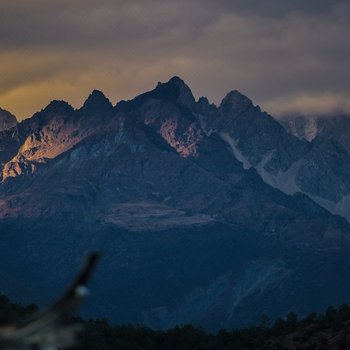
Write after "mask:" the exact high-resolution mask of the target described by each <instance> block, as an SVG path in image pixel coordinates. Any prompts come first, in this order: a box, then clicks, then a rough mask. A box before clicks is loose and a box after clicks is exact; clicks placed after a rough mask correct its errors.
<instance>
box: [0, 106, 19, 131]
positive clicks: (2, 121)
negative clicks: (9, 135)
mask: <svg viewBox="0 0 350 350" xmlns="http://www.w3.org/2000/svg"><path fill="white" fill-rule="evenodd" d="M16 124H17V119H16V117H15V116H14V115H13V114H11V113H10V112H8V111H6V110H4V109H2V108H0V132H1V131H4V130H7V129H11V128H12V127H13V126H15V125H16Z"/></svg>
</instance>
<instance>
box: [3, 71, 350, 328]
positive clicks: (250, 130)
mask: <svg viewBox="0 0 350 350" xmlns="http://www.w3.org/2000/svg"><path fill="white" fill-rule="evenodd" d="M3 120H4V123H2V121H3ZM12 120H13V119H12ZM292 122H293V120H292ZM282 124H283V123H280V122H278V121H277V120H276V119H274V118H273V117H272V116H270V115H269V114H267V113H266V112H263V111H262V110H261V109H260V107H259V106H255V105H254V104H253V102H252V101H251V100H250V99H249V98H248V97H246V96H244V95H242V94H241V93H240V92H238V91H236V90H234V91H231V92H229V93H228V94H227V95H226V96H225V97H224V99H223V100H222V102H221V104H220V105H219V106H216V105H214V104H211V103H209V101H208V100H207V99H206V98H204V97H202V98H200V99H198V100H196V99H195V98H194V96H193V94H192V92H191V90H190V88H189V87H188V86H187V85H186V84H185V82H184V81H183V80H182V79H180V78H178V77H173V78H171V79H170V80H169V81H168V82H166V83H158V85H157V86H156V87H155V88H154V89H153V90H151V91H149V92H146V93H144V94H141V95H139V96H137V97H135V98H134V99H132V100H130V101H120V102H119V103H117V104H116V105H112V104H111V102H110V101H109V100H108V99H107V98H106V97H105V96H104V94H103V93H102V92H100V91H97V90H94V91H93V92H92V93H91V94H90V95H89V97H88V98H87V100H86V101H85V103H84V104H83V106H82V107H81V108H80V109H74V108H73V107H71V106H70V105H69V104H68V103H67V102H65V101H52V102H51V103H50V104H49V105H48V106H47V107H46V108H44V109H43V110H41V111H40V112H38V113H36V114H34V115H33V116H32V117H31V118H29V119H26V120H24V121H22V122H20V123H16V122H13V125H12V126H11V125H9V124H8V122H6V117H3V115H2V114H0V125H6V126H5V127H2V131H1V132H0V171H1V175H0V179H1V183H0V236H1V239H0V263H1V266H2V269H1V271H0V291H2V292H3V293H5V294H7V295H9V296H11V297H12V298H15V299H17V300H20V301H24V302H25V301H31V302H32V301H35V302H37V303H39V304H42V303H45V302H48V301H49V300H50V298H53V297H54V295H55V293H56V291H57V290H58V289H60V288H61V286H62V285H63V284H64V283H67V281H69V278H70V277H71V275H72V274H73V273H74V271H75V266H76V264H77V262H78V261H79V260H80V258H81V255H83V254H84V252H86V251H88V250H92V249H98V250H101V251H102V252H103V254H104V259H103V261H102V263H101V265H100V268H99V271H98V272H97V276H96V278H95V281H94V283H93V285H92V291H93V296H92V298H91V303H90V305H88V307H87V308H86V310H85V311H84V312H85V313H86V314H88V315H93V316H99V317H101V316H102V317H107V318H109V319H110V320H112V321H113V322H117V323H139V324H146V325H148V326H151V327H155V328H167V327H171V326H174V325H176V324H184V323H193V324H196V325H201V326H204V327H206V328H207V329H210V330H215V329H219V328H222V327H235V326H242V325H246V324H250V323H254V322H257V321H258V319H259V317H260V316H261V315H262V314H266V315H268V316H270V317H277V316H280V315H283V314H286V313H288V312H289V311H295V312H297V313H299V314H306V313H308V312H310V311H313V310H321V309H322V308H323V307H326V306H328V305H330V304H340V303H343V302H346V301H349V299H350V277H349V276H350V274H349V272H350V263H349V259H348V256H349V252H350V250H349V249H350V224H349V222H348V220H350V202H349V198H350V197H349V193H350V180H349V177H348V174H349V171H350V154H349V152H348V146H347V144H346V142H345V141H341V138H339V137H334V136H333V135H335V133H334V132H332V133H321V132H316V134H315V137H313V138H312V139H310V138H307V137H305V134H306V133H304V134H303V133H296V132H294V131H293V130H294V129H292V127H290V126H289V125H292V124H288V122H285V123H284V125H282ZM299 129H300V128H299ZM299 129H298V130H299ZM339 132H341V131H339ZM345 139H346V137H344V140H345Z"/></svg>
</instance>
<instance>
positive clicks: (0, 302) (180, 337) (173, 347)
mask: <svg viewBox="0 0 350 350" xmlns="http://www.w3.org/2000/svg"><path fill="white" fill-rule="evenodd" d="M35 310H37V307H36V306H35V305H28V306H23V305H21V304H14V303H11V302H10V300H9V299H8V298H7V297H5V296H3V295H0V323H2V324H4V323H7V322H11V321H12V320H14V319H16V318H18V317H24V316H26V315H28V314H30V313H32V312H33V311H35ZM73 321H75V322H79V323H82V324H83V325H84V331H83V332H82V333H81V334H80V335H79V344H78V345H77V346H76V347H74V348H72V349H70V350H81V349H84V350H216V349H220V350H231V349H235V350H250V349H252V350H254V349H259V350H264V349H276V350H277V349H279V350H283V349H287V350H288V349H305V350H311V349H334V350H335V349H337V350H342V349H349V348H350V332H349V330H350V306H349V305H347V304H343V305H341V306H340V307H338V308H334V307H329V308H328V309H327V310H326V311H325V313H324V314H316V313H311V314H310V315H308V316H306V317H304V318H300V319H299V318H298V316H297V315H296V314H295V313H293V312H290V313H289V314H288V315H287V316H286V317H285V318H278V319H277V320H275V322H274V323H273V324H272V325H270V320H269V319H268V317H267V316H266V315H262V316H261V318H260V325H258V326H251V327H247V328H243V329H237V330H220V331H219V332H218V333H217V334H210V333H207V332H206V331H205V330H203V329H202V328H200V327H195V326H192V325H184V326H177V327H175V328H173V329H169V330H152V329H150V328H147V327H143V326H135V325H126V326H111V325H109V323H108V321H107V320H105V319H90V320H87V321H85V320H82V319H80V318H75V319H74V320H73Z"/></svg>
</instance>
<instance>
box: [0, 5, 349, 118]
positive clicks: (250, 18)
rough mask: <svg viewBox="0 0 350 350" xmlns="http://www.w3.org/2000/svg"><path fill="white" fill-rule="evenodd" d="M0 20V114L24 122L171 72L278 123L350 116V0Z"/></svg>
mask: <svg viewBox="0 0 350 350" xmlns="http://www.w3.org/2000/svg"><path fill="white" fill-rule="evenodd" d="M0 13H1V21H0V42H1V46H0V62H1V65H0V76H1V84H0V106H1V107H3V108H7V109H9V110H10V111H12V112H13V113H15V114H17V115H18V116H19V117H20V118H24V117H28V116H30V115H31V114H32V113H33V112H35V111H37V110H39V109H41V108H42V107H44V106H45V105H46V104H47V103H48V102H49V101H50V100H52V99H65V100H67V101H69V102H71V103H72V104H73V105H74V106H76V107H78V106H80V105H81V104H82V102H83V100H84V99H85V97H86V96H87V95H88V93H89V92H90V91H91V90H92V89H94V88H98V89H101V90H103V91H104V92H105V93H106V94H107V95H108V96H109V97H110V99H111V100H112V101H113V102H116V101H117V100H120V99H128V98H132V97H133V96H134V95H136V94H138V93H140V92H143V91H145V90H148V89H150V88H152V87H153V86H154V85H155V84H156V83H157V82H158V81H164V80H168V79H169V78H170V77H171V76H173V75H179V76H181V77H182V78H183V79H184V80H185V81H186V82H187V83H188V84H189V85H190V87H191V88H192V89H193V92H194V94H195V95H196V96H201V95H206V96H208V97H209V99H211V100H212V101H214V102H216V103H219V102H220V100H221V99H222V98H223V96H224V95H225V94H226V93H227V92H228V91H229V90H232V89H238V90H240V91H242V92H243V93H245V94H247V95H248V96H249V97H251V98H252V99H253V100H254V101H255V102H256V103H258V104H260V105H261V106H262V108H263V109H265V110H267V111H269V112H270V113H272V114H277V115H278V114H283V113H285V112H290V111H299V112H307V113H312V112H327V111H329V110H333V109H345V110H348V111H350V102H349V101H350V86H349V84H348V82H349V80H350V79H349V78H350V57H349V56H350V42H349V40H348V37H349V35H350V21H349V20H348V18H349V15H350V5H349V4H347V1H345V0H344V1H343V0H318V1H316V0H308V1H301V0H293V1H292V0H265V1H261V0H216V1H211V0H187V1H186V0H178V1H176V2H174V1H168V0H148V1H147V2H145V1H141V0H136V1H132V2H130V1H123V0H119V1H118V0H117V1H116V0H114V1H112V0H100V1H92V0H75V1H68V0H59V1H55V2H49V1H44V0H27V1H26V2H23V1H19V0H12V1H8V2H2V3H1V4H0Z"/></svg>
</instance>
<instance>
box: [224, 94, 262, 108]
mask: <svg viewBox="0 0 350 350" xmlns="http://www.w3.org/2000/svg"><path fill="white" fill-rule="evenodd" d="M220 108H223V109H229V110H236V111H245V110H248V109H252V108H259V107H254V104H253V102H252V100H251V99H249V98H248V97H247V96H245V95H243V94H242V93H241V92H239V91H238V90H232V91H230V92H229V93H228V94H227V95H226V96H225V97H224V98H223V100H222V101H221V104H220Z"/></svg>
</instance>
